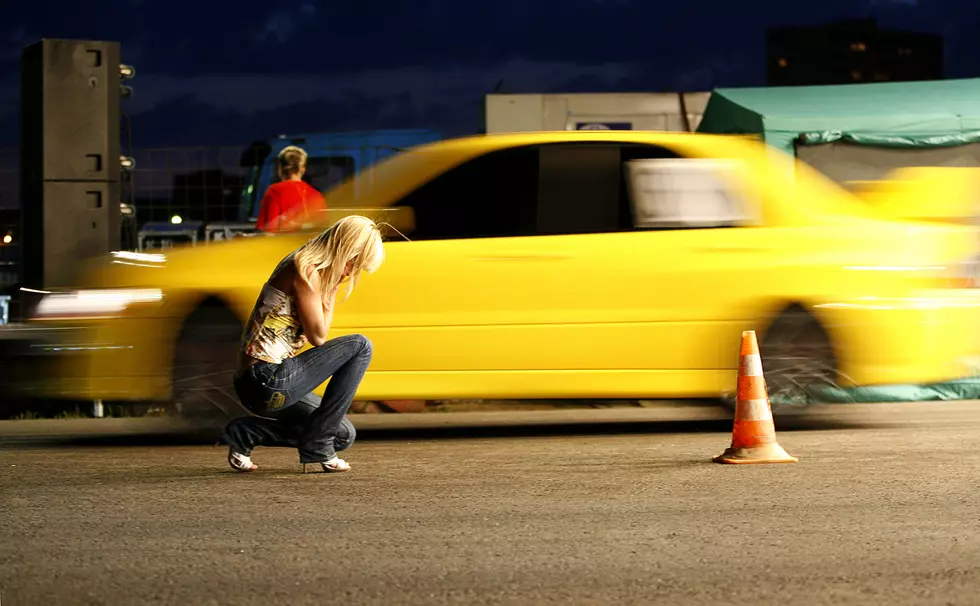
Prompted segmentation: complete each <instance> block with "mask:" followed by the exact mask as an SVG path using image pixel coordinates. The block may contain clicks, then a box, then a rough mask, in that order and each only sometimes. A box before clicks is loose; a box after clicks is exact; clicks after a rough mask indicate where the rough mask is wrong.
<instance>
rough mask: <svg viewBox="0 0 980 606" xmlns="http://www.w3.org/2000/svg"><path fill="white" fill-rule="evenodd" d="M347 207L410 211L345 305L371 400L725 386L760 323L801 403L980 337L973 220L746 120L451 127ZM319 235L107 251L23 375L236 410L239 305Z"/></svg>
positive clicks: (242, 309)
mask: <svg viewBox="0 0 980 606" xmlns="http://www.w3.org/2000/svg"><path fill="white" fill-rule="evenodd" d="M326 202H327V205H328V208H329V209H330V210H329V211H328V213H327V215H326V216H325V217H324V218H323V221H322V224H321V225H320V226H319V227H320V228H322V227H324V226H325V225H327V224H329V223H330V222H332V221H335V220H337V219H338V218H340V217H341V216H344V215H347V214H365V215H369V216H373V217H376V218H378V219H379V220H384V221H387V222H388V223H390V225H391V227H390V228H386V229H387V234H388V235H387V244H386V247H387V254H388V258H387V261H386V262H385V264H384V265H383V266H382V268H381V269H380V271H379V272H377V273H376V274H374V275H370V276H365V277H364V278H363V279H362V280H361V282H360V283H359V286H358V288H357V290H355V292H354V294H353V296H352V297H351V298H350V299H349V300H348V301H346V302H344V303H343V304H341V305H340V306H339V309H338V311H337V313H336V316H335V319H334V325H333V331H332V332H333V335H334V336H338V335H341V334H347V333H352V332H359V333H363V334H365V335H367V336H368V337H369V338H370V339H371V340H372V341H373V343H374V348H375V357H374V361H373V363H372V365H371V367H370V369H369V372H368V374H367V377H366V378H365V380H364V382H363V384H362V386H361V388H360V391H359V392H358V399H359V400H375V401H377V400H392V399H457V398H477V399H480V398H488V399H511V398H514V399H536V398H545V399H564V398H603V399H619V398H621V399H639V398H644V399H645V398H699V399H700V398H725V397H726V396H728V395H729V394H730V393H731V392H732V390H733V389H734V386H735V377H736V369H737V366H738V351H739V339H740V337H741V333H742V331H744V330H749V329H754V330H756V331H758V333H759V336H760V340H761V342H762V353H763V364H764V367H765V370H766V375H767V380H768V383H769V388H770V394H771V395H772V396H773V399H774V403H775V404H776V406H775V408H776V409H777V412H780V411H783V410H788V409H789V408H787V407H791V406H793V405H794V402H801V401H803V400H801V399H800V398H798V397H795V396H794V393H795V392H804V391H806V390H810V389H811V388H812V386H814V385H818V384H825V383H836V384H838V385H842V386H867V385H888V384H897V383H922V382H932V381H941V380H946V379H952V378H956V377H961V376H964V375H967V374H970V372H971V371H970V369H969V364H970V361H971V358H972V357H973V356H975V355H976V353H977V350H978V349H980V348H978V339H980V321H978V320H980V308H978V307H977V301H978V300H980V299H978V296H977V292H978V291H977V290H976V289H973V288H972V287H970V286H971V284H970V283H969V282H964V281H963V280H964V278H967V277H970V276H972V273H971V272H973V271H974V264H975V263H974V262H975V259H976V256H977V253H978V244H980V240H978V236H977V230H976V229H974V228H973V227H970V226H964V225H957V224H954V223H953V222H949V221H939V220H937V221H930V220H926V219H921V218H919V219H918V220H912V219H908V218H905V217H903V216H901V213H896V212H886V211H884V210H881V209H878V208H876V207H874V206H873V205H870V204H868V203H866V202H864V201H862V200H861V199H860V198H858V197H857V196H855V195H854V194H852V193H850V192H848V191H846V190H844V189H842V188H841V187H839V186H837V185H835V184H833V183H832V182H830V181H829V180H827V179H825V178H823V177H822V176H821V175H819V174H817V173H816V172H815V171H813V170H811V169H809V168H808V167H807V166H805V165H802V164H798V163H797V162H795V161H794V160H793V159H792V158H789V157H786V156H784V155H782V154H781V153H780V152H776V151H773V150H772V149H771V148H768V147H766V146H765V144H763V143H761V142H758V141H755V140H751V139H748V138H740V137H731V136H713V135H700V134H684V133H654V132H613V131H607V132H602V131H592V132H549V133H520V134H508V135H489V136H477V137H470V138H463V139H456V140H449V141H442V142H437V143H433V144H428V145H425V146H422V147H418V148H414V149H411V150H408V151H405V152H404V153H401V154H399V155H397V156H395V157H393V158H391V159H389V160H387V161H385V162H383V163H381V164H379V165H377V166H375V167H374V168H372V169H369V170H367V171H365V172H363V173H361V174H359V175H357V176H356V177H355V178H353V179H352V180H350V181H348V182H345V183H344V184H342V185H340V186H338V187H337V188H336V189H334V190H332V191H330V192H328V193H327V195H326ZM312 233H313V232H305V233H294V234H279V235H259V236H254V237H243V238H237V239H234V240H231V241H227V242H222V243H214V244H209V245H206V246H197V247H186V248H179V249H169V250H166V251H159V252H157V253H149V252H145V253H127V252H120V253H114V254H113V255H111V256H110V257H109V258H107V259H101V260H98V261H97V262H94V263H90V264H89V265H88V266H87V269H86V270H85V271H84V272H83V273H82V274H81V276H80V277H79V279H78V288H77V289H75V290H71V291H65V292H52V293H50V294H47V295H45V296H44V297H42V298H41V299H40V301H39V302H38V303H37V305H36V306H35V308H34V312H33V316H32V319H31V320H30V321H29V322H27V323H26V324H25V325H23V326H21V327H20V329H19V330H20V333H19V334H21V335H23V337H22V338H20V341H19V342H20V343H21V345H22V348H21V350H20V351H21V353H23V354H24V355H25V356H28V357H24V358H23V360H33V361H36V362H39V363H40V365H39V366H38V367H37V368H39V370H32V371H30V373H27V372H26V371H25V373H24V374H23V376H24V377H25V378H29V379H30V381H29V382H28V383H29V385H28V384H26V383H25V384H24V385H23V389H24V390H27V391H28V392H29V393H31V394H34V395H43V396H54V397H62V398H72V399H85V400H95V399H101V400H104V401H126V402H134V403H138V402H144V403H145V402H151V401H161V402H171V403H177V404H182V405H184V406H186V407H188V408H192V405H191V402H195V403H196V404H195V405H196V406H200V405H202V403H203V405H205V406H214V407H216V408H219V409H222V410H224V411H226V412H227V413H229V414H232V413H235V412H236V411H235V409H234V405H233V402H232V398H233V395H232V393H233V392H232V390H231V388H230V384H231V378H230V373H231V371H232V366H233V364H234V359H235V353H236V350H237V346H238V338H239V334H240V331H241V326H242V323H243V321H244V319H245V318H246V317H247V315H248V312H249V311H250V309H251V306H252V304H253V302H254V300H255V297H256V296H257V294H258V292H259V289H260V287H261V285H262V283H263V281H264V280H265V279H266V277H267V276H268V274H269V272H270V271H271V270H272V268H273V267H274V266H275V265H276V263H277V262H278V261H279V260H280V259H281V258H282V257H283V256H284V255H286V254H287V253H288V252H289V251H291V250H293V249H295V248H296V247H298V246H299V245H301V244H302V243H303V242H304V241H305V239H307V238H309V237H310V236H311V235H312ZM39 377H40V378H43V381H40V384H38V383H39V381H38V380H37V379H38V378H39ZM321 389H322V386H321ZM782 402H786V403H785V404H782Z"/></svg>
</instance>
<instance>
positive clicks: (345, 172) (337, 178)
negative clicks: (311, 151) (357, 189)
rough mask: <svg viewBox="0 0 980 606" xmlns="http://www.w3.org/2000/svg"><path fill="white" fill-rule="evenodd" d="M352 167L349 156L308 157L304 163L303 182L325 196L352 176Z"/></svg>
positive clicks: (351, 159)
mask: <svg viewBox="0 0 980 606" xmlns="http://www.w3.org/2000/svg"><path fill="white" fill-rule="evenodd" d="M354 166H355V165H354V158H352V157H351V156H321V157H310V158H308V159H307V161H306V174H305V175H304V176H303V180H304V181H306V182H307V183H309V184H310V185H312V186H313V187H314V188H316V189H317V191H319V192H320V193H323V194H325V193H327V192H328V191H330V190H331V189H333V188H334V187H336V186H337V185H338V184H340V183H342V182H343V181H344V180H346V179H347V178H349V177H351V176H353V175H354V171H355V168H354Z"/></svg>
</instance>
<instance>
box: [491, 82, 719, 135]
mask: <svg viewBox="0 0 980 606" xmlns="http://www.w3.org/2000/svg"><path fill="white" fill-rule="evenodd" d="M710 96H711V93H710V92H696V93H570V94H519V95H503V94H493V95H487V96H486V119H487V132H488V133H509V132H526V131H542V130H545V131H555V130H659V131H673V132H684V131H694V130H696V129H697V127H698V124H700V122H701V117H702V116H703V115H704V108H705V107H706V106H707V104H708V97H710Z"/></svg>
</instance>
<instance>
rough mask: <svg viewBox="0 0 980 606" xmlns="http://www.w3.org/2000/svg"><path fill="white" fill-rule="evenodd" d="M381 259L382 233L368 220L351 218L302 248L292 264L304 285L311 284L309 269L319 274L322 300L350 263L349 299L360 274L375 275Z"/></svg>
mask: <svg viewBox="0 0 980 606" xmlns="http://www.w3.org/2000/svg"><path fill="white" fill-rule="evenodd" d="M384 258H385V251H384V245H383V244H382V242H381V231H380V230H379V229H378V226H377V225H376V224H375V222H374V221H372V220H371V219H368V218H367V217H362V216H360V215H351V216H349V217H344V218H343V219H341V220H340V221H337V222H336V223H334V224H333V225H332V226H330V228H329V229H327V230H326V231H324V232H323V233H321V234H320V235H319V236H317V237H315V238H313V239H312V240H310V241H309V242H307V243H306V244H304V245H303V246H301V247H300V248H299V250H297V251H296V257H295V259H294V262H295V263H296V268H297V269H298V270H299V275H300V276H302V278H303V280H305V281H306V282H307V284H310V280H309V277H308V276H307V272H308V271H309V268H310V267H313V268H314V270H315V271H317V272H319V273H320V294H321V296H324V297H325V296H326V295H327V294H328V293H330V292H331V291H332V290H333V289H334V288H337V287H338V286H339V285H340V283H341V281H342V280H343V275H344V270H345V269H346V267H347V264H348V263H349V262H350V261H352V260H353V261H354V265H353V267H351V271H350V275H349V277H350V287H349V288H348V289H347V295H346V297H349V296H350V294H351V292H353V290H354V285H355V284H357V278H358V276H359V275H360V273H361V272H362V271H365V272H367V273H369V274H372V273H374V272H375V271H377V269H378V267H380V266H381V263H382V262H384ZM310 286H311V287H312V286H313V285H312V284H310ZM346 297H345V298H346Z"/></svg>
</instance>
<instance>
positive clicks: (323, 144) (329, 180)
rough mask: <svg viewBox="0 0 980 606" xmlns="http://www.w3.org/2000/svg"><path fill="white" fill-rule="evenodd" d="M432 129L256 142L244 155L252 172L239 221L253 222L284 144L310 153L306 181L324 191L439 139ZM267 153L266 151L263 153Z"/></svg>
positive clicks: (383, 131) (324, 134)
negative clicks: (374, 166)
mask: <svg viewBox="0 0 980 606" xmlns="http://www.w3.org/2000/svg"><path fill="white" fill-rule="evenodd" d="M441 138H442V136H441V135H440V134H439V133H437V132H435V131H430V130H377V131H361V132H349V133H319V134H310V135H296V136H286V135H280V136H279V137H278V138H276V139H273V140H272V141H269V142H266V143H264V144H261V143H260V144H256V145H255V146H253V148H250V152H251V153H250V152H246V154H245V155H244V156H243V158H242V165H243V166H249V167H250V172H249V174H248V177H247V178H246V185H245V187H244V188H243V189H242V197H241V205H240V206H239V216H238V220H239V221H242V222H251V223H254V222H255V219H256V217H258V214H259V203H260V202H261V201H262V195H263V194H264V193H265V190H266V188H268V187H269V185H271V184H272V183H274V182H275V180H276V167H275V160H276V156H277V155H278V154H279V152H280V151H282V149H283V148H284V147H287V146H289V145H296V146H299V147H301V148H303V150H305V151H306V153H307V154H308V155H309V159H308V160H307V166H306V175H305V176H304V180H305V181H307V182H308V183H309V184H310V185H312V186H313V187H315V188H316V189H318V190H319V191H321V192H326V191H327V190H329V189H331V188H332V187H334V186H335V185H337V184H338V183H340V182H342V181H344V180H345V179H347V178H349V177H351V176H353V175H354V174H355V173H357V172H360V171H361V170H364V169H365V168H367V167H369V166H371V165H372V164H374V163H376V162H378V161H380V160H383V159H385V158H387V157H388V156H391V155H393V154H396V153H398V152H399V151H401V150H403V149H406V148H409V147H414V146H416V145H422V144H424V143H431V142H433V141H438V140H440V139H441ZM263 152H265V153H263Z"/></svg>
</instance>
